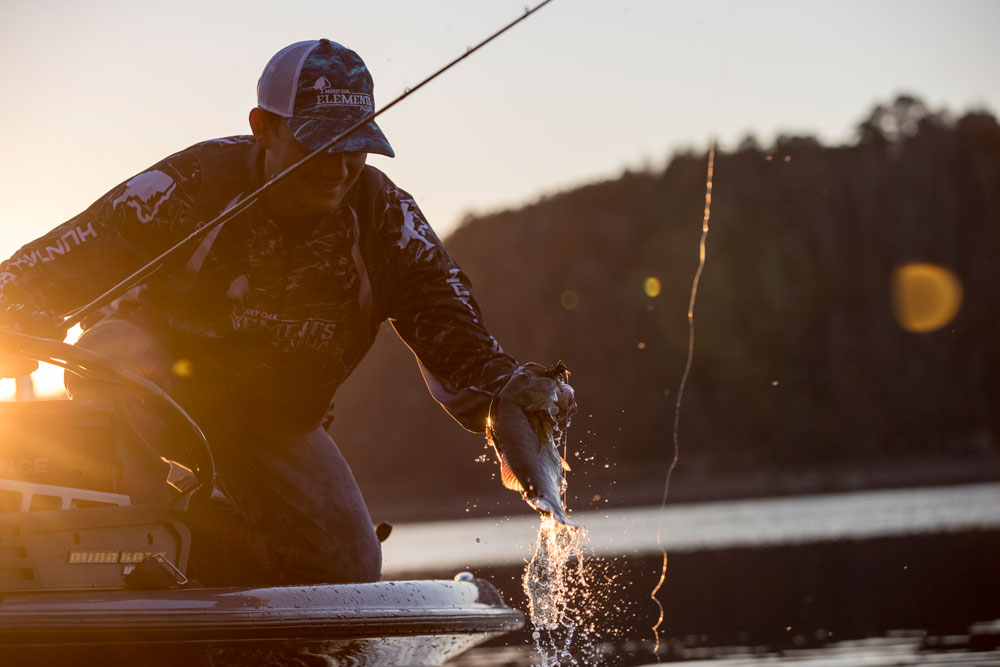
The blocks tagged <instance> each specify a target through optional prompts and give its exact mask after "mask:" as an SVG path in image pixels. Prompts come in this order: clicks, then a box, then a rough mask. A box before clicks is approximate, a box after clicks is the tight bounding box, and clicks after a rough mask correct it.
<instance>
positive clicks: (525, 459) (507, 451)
mask: <svg viewBox="0 0 1000 667" xmlns="http://www.w3.org/2000/svg"><path fill="white" fill-rule="evenodd" d="M568 379H569V371H567V370H566V366H565V365H563V363H562V362H561V361H560V362H559V363H557V364H556V365H554V366H550V367H549V368H546V367H544V366H542V365H541V364H534V363H529V364H525V365H523V366H521V367H520V368H518V369H517V370H516V371H514V373H513V375H511V378H510V380H509V381H508V382H507V384H506V386H504V388H503V389H501V390H500V392H499V393H498V394H497V395H496V397H495V398H494V399H493V403H492V404H491V405H490V416H489V420H488V421H487V425H486V437H487V439H488V441H489V443H490V444H491V445H493V449H494V450H495V452H496V455H497V459H498V460H499V462H500V479H501V480H502V481H503V485H504V486H505V487H507V488H508V489H511V490H512V491H517V492H518V493H520V494H521V497H522V498H523V499H524V501H525V502H526V503H528V504H529V505H531V507H533V508H534V509H536V510H538V511H539V512H542V513H545V514H551V515H552V517H553V518H554V519H555V520H556V521H558V522H560V523H563V524H566V525H568V526H575V525H576V524H574V523H573V522H571V521H570V520H569V519H568V518H566V511H565V509H564V508H563V503H562V493H563V491H564V490H565V486H566V480H565V478H564V477H563V471H566V470H569V465H567V463H566V460H565V459H564V458H563V457H562V456H561V455H560V454H559V444H560V443H563V442H565V438H566V431H567V429H568V428H569V423H570V419H571V418H572V416H573V413H574V412H576V400H575V398H574V395H573V388H572V387H571V386H570V385H569V383H568V381H567V380H568Z"/></svg>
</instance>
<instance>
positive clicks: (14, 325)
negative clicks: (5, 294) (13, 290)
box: [0, 303, 66, 378]
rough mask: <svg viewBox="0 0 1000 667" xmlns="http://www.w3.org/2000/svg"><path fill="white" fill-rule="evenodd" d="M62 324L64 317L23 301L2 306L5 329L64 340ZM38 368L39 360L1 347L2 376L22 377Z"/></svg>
mask: <svg viewBox="0 0 1000 667" xmlns="http://www.w3.org/2000/svg"><path fill="white" fill-rule="evenodd" d="M62 324H63V321H62V318H60V317H59V316H58V315H56V314H55V313H52V312H49V311H42V310H38V309H36V308H33V307H31V306H26V305H24V304H22V303H8V304H5V305H3V306H2V307H0V329H2V330H4V331H13V332H15V333H23V334H28V335H29V336H38V337H39V338H52V339H54V340H62V339H63V338H65V337H66V332H65V331H64V330H63V328H62ZM36 368H38V362H37V361H35V360H33V359H25V358H24V357H22V356H21V355H18V354H14V353H12V352H10V351H8V350H4V349H0V377H5V378H16V377H21V376H22V375H28V374H30V373H32V372H33V371H34V370H35V369H36Z"/></svg>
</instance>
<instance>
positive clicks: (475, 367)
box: [376, 180, 517, 432]
mask: <svg viewBox="0 0 1000 667" xmlns="http://www.w3.org/2000/svg"><path fill="white" fill-rule="evenodd" d="M376 207H377V210H376V213H377V219H378V228H379V234H380V237H381V240H382V243H383V244H384V249H385V251H386V254H387V256H388V264H389V267H388V270H389V272H390V278H389V281H388V283H389V284H388V289H387V290H386V294H387V295H388V302H389V306H388V308H387V313H388V316H389V320H390V322H391V323H392V326H393V328H395V330H396V332H397V333H398V334H399V336H400V338H402V339H403V341H404V342H405V343H406V344H407V346H409V348H410V349H411V350H412V351H413V353H414V355H415V356H416V357H417V361H418V363H419V365H420V371H421V373H422V374H423V376H424V380H425V381H426V383H427V388H428V389H429V390H430V392H431V394H432V395H433V396H434V398H435V399H436V400H437V401H438V402H439V403H440V404H441V405H442V406H443V407H444V408H445V409H446V410H447V411H448V413H449V414H450V415H451V416H452V417H453V418H454V419H455V420H456V421H458V422H459V423H460V424H461V425H462V426H463V427H465V428H466V429H468V430H470V431H473V432H482V431H484V430H485V428H486V418H487V415H488V414H489V407H490V402H491V401H492V399H493V396H494V395H495V394H496V393H497V392H498V391H499V390H500V388H501V387H502V386H503V385H504V383H505V382H506V381H507V378H508V377H509V376H510V374H511V373H512V372H513V370H514V369H515V368H517V362H516V361H514V359H513V358H512V357H511V356H510V355H508V354H506V353H505V352H504V351H503V350H502V349H501V347H500V344H499V343H498V342H497V341H496V339H495V338H494V337H493V336H492V335H490V333H489V332H488V331H487V330H486V327H485V326H484V325H483V321H482V314H481V312H480V310H479V305H478V304H477V303H476V301H475V299H474V298H473V296H472V290H471V287H470V285H469V280H468V278H467V277H466V276H465V274H464V273H463V272H462V270H461V269H460V268H459V266H458V264H457V263H456V262H455V260H454V259H453V258H452V257H451V255H450V254H449V253H448V251H447V250H446V249H445V247H444V245H443V244H442V243H441V241H440V239H438V237H437V235H436V234H435V233H434V231H433V230H432V229H431V227H430V225H428V224H427V221H426V220H425V219H424V217H423V214H422V213H421V212H420V209H419V208H418V207H417V205H416V203H415V202H414V201H413V198H412V197H410V195H408V194H407V193H406V192H403V191H402V190H399V189H398V188H396V187H395V186H394V185H393V184H392V183H391V182H389V181H388V180H386V182H385V185H384V187H383V188H382V190H381V191H380V194H379V197H378V198H377V200H376Z"/></svg>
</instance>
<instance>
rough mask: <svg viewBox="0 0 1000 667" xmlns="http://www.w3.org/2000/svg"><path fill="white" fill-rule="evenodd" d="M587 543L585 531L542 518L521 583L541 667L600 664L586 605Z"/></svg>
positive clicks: (589, 585) (588, 579)
mask: <svg viewBox="0 0 1000 667" xmlns="http://www.w3.org/2000/svg"><path fill="white" fill-rule="evenodd" d="M587 543H588V537H587V530H586V529H585V528H583V527H576V528H574V527H571V526H567V525H564V524H561V523H559V522H557V521H556V520H555V519H553V518H552V517H551V516H549V515H542V521H541V524H540V525H539V527H538V539H537V540H536V541H535V551H534V553H533V554H532V555H531V560H530V561H528V565H527V566H526V567H525V568H524V577H523V579H522V585H523V586H524V593H525V595H527V596H528V617H529V619H530V620H531V625H532V626H533V627H534V631H533V632H532V638H533V639H534V642H535V650H536V651H537V652H538V655H539V657H540V659H541V662H540V663H539V665H540V667H556V666H559V665H596V664H598V662H597V659H598V657H599V656H598V655H597V653H598V651H597V648H596V645H595V642H594V641H593V639H594V637H593V634H594V632H595V622H594V619H593V618H591V612H590V609H591V608H593V605H592V604H591V605H588V604H587V602H588V600H589V599H590V597H591V581H590V579H591V577H590V574H591V573H590V572H588V566H587V564H588V559H587V558H586V557H585V556H584V549H585V547H586V545H587ZM580 660H582V662H580Z"/></svg>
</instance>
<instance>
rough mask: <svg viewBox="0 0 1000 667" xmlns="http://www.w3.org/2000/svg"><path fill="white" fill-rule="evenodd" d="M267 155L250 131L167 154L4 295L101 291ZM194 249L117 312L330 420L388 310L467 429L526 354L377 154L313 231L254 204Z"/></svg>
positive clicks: (80, 298) (235, 190)
mask: <svg viewBox="0 0 1000 667" xmlns="http://www.w3.org/2000/svg"><path fill="white" fill-rule="evenodd" d="M261 158H262V151H261V150H260V149H259V148H258V147H257V145H256V144H255V142H254V140H253V138H252V137H249V136H237V137H230V138H226V139H217V140H213V141H207V142H203V143H200V144H197V145H195V146H192V147H191V148H188V149H186V150H183V151H181V152H179V153H176V154H174V155H172V156H170V157H168V158H166V159H164V160H162V161H161V162H159V163H157V164H156V165H154V166H153V167H151V168H149V169H147V170H146V171H144V172H142V173H140V174H138V175H137V176H135V177H133V178H131V179H129V180H128V181H126V182H124V183H122V184H120V185H118V186H117V187H115V188H114V189H113V190H111V191H110V192H108V193H107V194H106V195H104V196H103V197H101V198H100V199H99V200H97V202H95V203H94V204H93V205H92V206H91V207H90V208H88V209H87V210H86V211H84V212H83V213H81V214H80V215H78V216H77V217H75V218H73V219H71V220H69V221H68V222H66V223H64V224H62V225H60V226H59V227H57V228H56V229H54V230H52V231H51V232H50V233H49V234H47V235H45V236H43V237H42V238H40V239H38V240H36V241H33V242H32V243H29V244H28V245H26V246H24V247H23V248H21V249H20V250H19V251H18V252H17V253H16V254H15V255H14V256H13V257H12V258H10V259H9V260H7V261H6V262H4V263H3V264H0V289H2V294H3V297H4V299H6V300H8V301H10V300H15V299H16V300H18V301H25V300H28V301H29V302H30V303H29V304H28V305H29V306H30V307H35V308H38V309H41V310H51V311H55V312H57V313H65V312H68V311H70V310H72V309H74V308H76V307H79V306H81V305H82V304H84V303H88V302H89V301H90V300H91V299H93V298H94V297H96V296H98V295H99V294H101V293H102V292H103V291H105V290H106V289H107V288H109V287H110V286H112V285H113V284H115V282H117V281H118V280H120V279H121V278H122V277H124V276H126V275H128V274H130V273H132V272H133V271H135V270H136V269H138V268H139V267H140V266H142V265H143V264H145V263H146V262H148V261H149V260H150V259H152V258H154V257H156V256H157V255H159V254H160V253H161V252H162V251H164V250H165V249H167V248H169V247H171V246H172V245H173V244H175V243H176V242H178V241H179V240H181V239H183V238H184V237H186V236H187V235H188V234H189V233H190V232H191V231H193V230H194V229H195V228H197V227H198V226H199V224H201V223H204V222H206V221H207V220H210V219H212V218H213V217H215V216H216V215H217V214H218V213H219V212H220V211H222V210H224V209H226V208H227V207H228V206H230V205H231V204H233V203H234V202H236V201H238V200H239V199H240V198H241V197H243V196H244V195H246V194H248V193H250V192H252V191H253V190H254V189H256V188H257V187H258V186H259V184H260V176H259V174H260V160H261ZM195 245H196V246H197V247H196V248H194V249H192V250H187V251H184V252H182V253H180V256H179V257H178V258H177V259H176V260H174V261H172V262H170V263H169V264H168V265H167V266H165V267H164V268H162V269H160V270H159V271H158V272H157V273H155V274H154V275H153V276H152V277H150V278H149V279H148V280H147V281H146V282H145V284H144V285H142V286H141V287H140V288H138V289H137V290H133V293H132V294H131V295H130V296H129V297H128V298H126V299H122V300H120V302H119V303H118V304H117V305H116V306H115V308H117V309H118V310H119V312H123V311H124V310H125V309H126V306H127V307H128V308H130V309H131V310H130V315H129V316H130V317H135V316H138V317H141V318H142V319H143V321H145V322H147V323H151V324H152V325H153V326H154V327H157V328H158V330H160V331H162V332H163V333H164V336H165V337H166V338H167V339H168V340H169V341H170V344H171V345H172V346H173V347H174V349H175V350H176V351H177V354H178V355H184V356H186V357H187V358H190V359H193V360H194V364H195V365H194V376H193V377H194V378H195V379H199V378H200V379H203V380H204V381H206V382H214V383H216V385H220V386H224V387H226V390H227V391H229V392H232V393H233V395H234V396H236V397H237V399H234V400H242V401H246V402H248V404H252V405H255V406H257V405H259V406H262V408H263V409H268V410H270V411H273V412H274V414H279V415H284V418H286V419H288V420H289V421H291V422H293V423H303V424H313V423H318V422H319V421H320V420H321V419H322V417H323V415H324V413H325V412H326V410H327V408H328V406H329V405H330V403H331V402H332V400H333V395H334V393H335V391H336V390H337V388H338V387H339V386H340V385H341V383H343V381H344V380H345V379H346V378H347V376H348V375H349V374H350V373H351V371H352V370H353V369H354V368H355V366H357V364H358V363H359V362H360V361H361V359H362V357H363V356H364V355H365V353H366V352H367V351H368V350H369V348H370V347H371V345H372V343H373V341H374V339H375V334H376V333H377V330H378V328H379V326H380V325H381V323H382V322H383V321H385V320H389V322H391V324H392V326H393V327H394V328H395V330H396V332H397V333H398V334H399V336H400V337H401V338H402V339H403V340H404V341H405V342H406V344H407V345H408V346H409V347H410V349H411V350H412V351H413V352H414V354H415V355H416V357H417V359H418V362H419V364H420V369H421V371H422V372H423V375H424V378H425V380H426V382H427V385H428V388H429V389H430V391H431V393H432V394H433V395H434V397H435V398H436V399H437V400H438V402H440V403H441V404H442V405H443V406H444V407H445V408H446V409H447V410H448V412H449V413H450V414H451V415H452V416H453V417H454V418H455V419H456V420H458V421H459V422H460V423H461V424H462V425H463V426H464V427H465V428H467V429H469V430H473V431H481V430H483V429H484V427H485V419H486V415H487V411H488V409H489V401H490V400H491V397H492V395H493V394H494V393H495V392H496V391H497V390H498V389H499V388H500V386H501V385H502V384H503V382H504V381H505V379H506V377H507V376H508V375H509V373H510V372H511V370H512V369H513V368H514V367H515V366H516V363H515V362H514V360H513V359H512V358H511V357H510V356H508V355H506V354H505V353H504V352H503V351H502V350H501V348H500V346H499V344H498V343H497V341H496V340H495V339H494V338H493V337H492V336H491V335H490V334H489V333H488V331H487V330H486V329H485V328H484V326H483V323H482V318H481V315H480V311H479V307H478V306H477V304H476V302H475V301H474V300H473V297H472V294H471V290H470V287H469V282H468V280H467V278H466V276H465V275H464V274H463V273H462V271H461V269H460V268H459V267H458V265H457V264H456V263H455V261H454V260H453V259H452V258H451V256H450V255H449V254H448V252H447V250H445V248H444V246H443V245H442V244H441V242H440V240H439V239H438V238H437V236H436V235H435V233H434V232H433V230H432V229H431V228H430V226H429V225H428V224H427V222H426V221H425V220H424V217H423V214H422V213H421V212H420V210H419V209H418V208H417V205H416V203H415V202H414V200H413V198H412V197H411V196H410V195H409V194H407V193H406V192H404V191H402V190H400V189H399V188H397V187H396V185H395V184H393V183H392V181H390V180H389V179H388V178H387V177H386V176H385V175H384V174H383V173H381V172H380V171H378V170H377V169H375V168H373V167H371V166H366V167H365V168H364V170H363V172H362V175H361V177H360V178H359V180H358V182H357V184H356V185H355V186H354V188H353V189H352V191H351V193H350V194H349V196H348V197H347V199H346V200H345V202H344V204H343V205H342V206H341V207H340V208H339V209H337V210H336V211H335V212H333V213H330V214H328V215H326V216H324V217H323V218H321V219H320V220H319V222H318V223H317V224H316V225H315V226H314V227H312V228H310V229H309V230H308V231H307V232H294V233H293V232H292V231H291V230H289V229H288V228H287V227H283V225H282V224H281V221H276V220H272V219H270V218H269V217H268V216H267V214H266V213H265V212H264V211H263V209H262V208H261V207H259V206H254V207H252V208H250V209H248V210H247V211H246V212H244V213H241V214H240V215H238V216H237V217H236V218H234V219H233V220H231V221H229V222H227V223H225V224H224V225H222V226H221V227H217V228H216V229H215V230H213V231H212V232H209V233H208V234H207V235H206V236H205V237H204V239H203V240H201V241H200V242H199V243H198V244H195ZM390 400H391V399H390ZM265 406H266V407H265Z"/></svg>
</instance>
